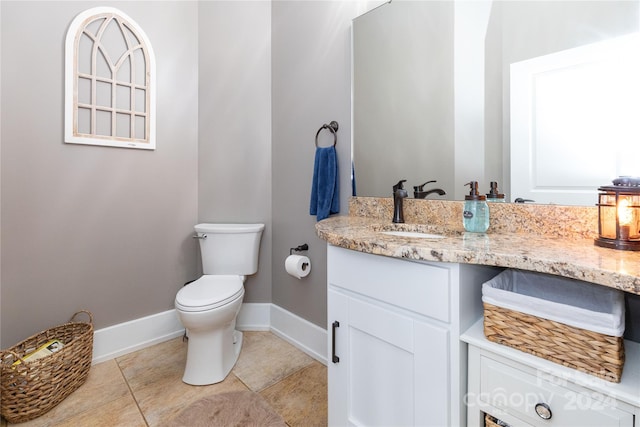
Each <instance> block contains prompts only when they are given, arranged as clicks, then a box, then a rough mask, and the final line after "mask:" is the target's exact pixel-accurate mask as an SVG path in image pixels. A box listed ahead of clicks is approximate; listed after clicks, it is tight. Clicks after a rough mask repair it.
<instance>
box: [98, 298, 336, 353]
mask: <svg viewBox="0 0 640 427" xmlns="http://www.w3.org/2000/svg"><path fill="white" fill-rule="evenodd" d="M236 327H237V328H238V329H240V330H244V331H272V332H273V333H274V334H276V335H278V336H279V337H281V338H282V339H284V340H286V341H288V342H289V343H291V344H292V345H294V346H295V347H297V348H299V349H300V350H302V351H304V352H305V353H307V354H308V355H310V356H311V357H313V358H315V359H316V360H318V361H319V362H321V363H324V364H325V365H326V364H327V357H326V354H327V331H326V330H324V329H322V328H320V327H319V326H317V325H314V324H313V323H311V322H309V321H307V320H305V319H303V318H301V317H299V316H297V315H295V314H293V313H291V312H289V311H287V310H285V309H283V308H281V307H278V306H277V305H274V304H268V303H266V304H258V303H245V304H242V308H241V309H240V313H239V314H238V318H237V320H236ZM183 333H184V327H183V326H182V324H181V323H180V320H179V319H178V315H177V313H176V311H175V310H168V311H164V312H162V313H157V314H153V315H151V316H147V317H142V318H140V319H134V320H131V321H129V322H124V323H120V324H117V325H113V326H109V327H107V328H103V329H98V330H96V331H95V332H94V335H93V363H94V364H95V363H100V362H105V361H107V360H111V359H115V358H116V357H120V356H123V355H125V354H128V353H132V352H134V351H137V350H140V349H143V348H146V347H150V346H152V345H154V344H158V343H161V342H164V341H168V340H170V339H173V338H176V337H179V336H181V335H182V334H183Z"/></svg>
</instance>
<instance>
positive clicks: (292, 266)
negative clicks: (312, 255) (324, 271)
mask: <svg viewBox="0 0 640 427" xmlns="http://www.w3.org/2000/svg"><path fill="white" fill-rule="evenodd" d="M284 269H285V270H287V273H289V274H290V275H292V276H293V277H296V278H298V279H302V278H303V277H306V276H308V275H309V273H310V272H311V261H309V258H308V257H306V256H303V255H289V256H288V257H287V259H286V260H285V262H284Z"/></svg>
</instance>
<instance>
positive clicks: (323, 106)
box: [0, 1, 375, 347]
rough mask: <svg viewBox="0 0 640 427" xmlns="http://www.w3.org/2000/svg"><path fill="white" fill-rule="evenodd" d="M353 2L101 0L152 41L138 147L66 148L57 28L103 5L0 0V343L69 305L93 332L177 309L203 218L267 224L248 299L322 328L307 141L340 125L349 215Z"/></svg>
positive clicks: (193, 268) (320, 264)
mask: <svg viewBox="0 0 640 427" xmlns="http://www.w3.org/2000/svg"><path fill="white" fill-rule="evenodd" d="M365 3H367V2H323V1H317V2H296V1H291V2H286V1H277V2H274V3H270V2H262V1H255V2H239V1H229V2H222V1H216V2H210V1H203V2H163V1H161V2H146V1H145V2H108V3H107V4H108V5H109V6H113V7H116V8H119V9H121V10H122V11H123V12H124V13H126V14H128V15H129V16H131V17H132V18H133V19H134V20H136V21H137V22H138V23H139V24H140V26H141V27H142V28H143V29H144V30H145V32H146V33H147V35H148V36H149V38H150V40H151V42H152V44H153V47H154V50H155V54H156V59H157V66H158V97H157V100H158V104H157V114H158V122H157V123H158V128H157V135H158V139H157V147H158V148H157V149H156V150H155V151H153V152H149V151H142V150H130V149H119V148H108V147H91V146H79V145H69V144H64V143H63V123H64V120H63V119H64V115H63V95H64V88H63V81H64V80H63V58H64V37H65V34H66V30H67V27H68V25H69V23H70V22H71V20H72V19H73V17H75V15H76V14H77V13H79V12H81V11H83V10H86V9H88V8H90V7H94V6H98V5H104V3H96V2H64V1H58V2H20V1H16V2H10V1H2V2H0V11H1V13H0V19H1V24H2V25H1V32H0V42H1V43H0V49H1V51H2V62H1V66H0V78H1V80H0V82H1V90H2V99H1V107H2V108H1V115H0V120H1V122H2V124H3V126H2V128H1V134H0V137H1V139H0V144H1V145H0V159H1V160H2V162H1V163H0V171H1V176H0V182H1V183H2V187H1V190H2V193H1V195H2V198H1V201H0V203H1V206H0V212H1V213H2V216H1V221H2V223H1V227H0V230H1V232H2V233H1V236H0V239H1V240H0V251H1V252H0V254H1V256H2V257H1V259H0V260H1V264H0V268H1V269H0V286H1V287H0V296H1V300H0V304H1V305H0V337H1V341H0V345H1V346H2V347H6V346H9V345H12V344H14V343H15V342H17V341H19V340H21V339H23V338H25V337H27V336H29V335H31V334H33V333H35V332H38V331H40V330H42V329H46V328H48V327H50V326H52V325H55V324H58V323H61V322H64V321H66V320H67V319H68V317H69V316H70V315H71V314H72V313H73V312H74V311H76V310H78V309H81V308H86V309H89V310H91V311H92V312H93V314H94V317H95V326H96V328H103V327H106V326H109V325H113V324H117V323H121V322H125V321H128V320H131V319H136V318H139V317H142V316H145V315H149V314H153V313H158V312H161V311H164V310H169V309H171V308H173V299H174V297H175V293H176V292H177V290H178V289H179V288H180V286H181V285H182V284H183V283H184V282H185V281H187V280H191V279H193V278H196V277H198V276H199V274H200V271H201V270H200V263H199V253H198V250H197V246H196V242H195V241H193V239H191V234H192V227H193V224H195V223H197V222H205V221H218V222H223V221H229V222H263V223H265V224H266V226H267V227H266V230H265V233H264V235H263V239H262V245H261V253H260V265H259V272H258V274H257V275H256V276H252V277H250V278H249V280H248V281H247V283H246V286H245V288H246V292H247V293H246V294H245V302H273V303H275V304H277V305H279V306H281V307H283V308H285V309H287V310H289V311H291V312H293V313H294V314H296V315H298V316H300V317H302V318H304V319H307V320H309V321H310V322H313V323H315V324H317V325H320V326H322V327H324V326H325V323H326V290H325V289H326V283H325V282H326V268H325V264H326V254H325V251H326V244H325V242H324V241H322V240H320V239H318V238H317V237H316V235H315V229H314V226H315V222H316V221H315V217H312V216H310V215H309V210H308V209H309V192H310V188H311V178H312V170H313V156H314V150H315V147H314V136H315V133H316V131H317V130H318V129H319V127H320V126H321V125H322V124H323V123H328V122H329V121H331V120H336V121H338V122H339V123H340V130H339V131H338V135H339V137H338V145H337V148H338V156H339V161H340V173H341V175H340V182H341V204H342V209H341V213H343V214H346V213H347V209H348V206H347V205H348V197H349V191H350V173H349V171H350V145H351V136H350V135H351V129H350V80H351V76H350V35H349V32H350V26H351V19H352V18H353V17H355V16H357V15H358V14H360V13H362V12H363V11H364V10H365V9H364V5H365ZM374 4H375V2H374ZM369 7H371V6H369ZM42 35H46V36H44V37H43V36H42ZM326 136H327V135H326V133H323V137H326ZM325 142H326V141H323V142H322V143H323V144H324V143H325ZM301 243H309V245H310V250H309V252H308V255H309V256H310V258H311V260H312V263H313V268H312V272H311V274H310V276H308V277H307V278H306V279H304V280H301V281H300V280H297V279H295V278H293V277H291V276H289V275H287V274H286V273H285V271H284V260H285V258H286V256H287V255H288V254H289V248H291V247H294V246H297V245H299V244H301Z"/></svg>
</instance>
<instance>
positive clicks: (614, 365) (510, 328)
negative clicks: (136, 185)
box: [483, 303, 624, 383]
mask: <svg viewBox="0 0 640 427" xmlns="http://www.w3.org/2000/svg"><path fill="white" fill-rule="evenodd" d="M483 305H484V334H485V336H486V337H487V339H488V340H489V341H493V342H496V343H499V344H504V345H507V346H509V347H513V348H516V349H518V350H521V351H524V352H527V353H530V354H533V355H535V356H538V357H542V358H544V359H547V360H550V361H552V362H555V363H558V364H560V365H564V366H567V367H570V368H574V369H578V370H580V371H583V372H586V373H588V374H591V375H595V376H596V377H599V378H602V379H604V380H607V381H610V382H616V383H618V382H620V378H621V377H622V368H623V366H624V341H623V339H622V337H613V336H608V335H604V334H600V333H597V332H592V331H588V330H585V329H580V328H576V327H573V326H568V325H565V324H563V323H559V322H555V321H553V320H547V319H542V318H539V317H536V316H531V315H528V314H525V313H521V312H519V311H514V310H509V309H506V308H503V307H498V306H495V305H492V304H488V303H484V304H483Z"/></svg>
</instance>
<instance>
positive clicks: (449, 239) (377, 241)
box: [316, 216, 640, 295]
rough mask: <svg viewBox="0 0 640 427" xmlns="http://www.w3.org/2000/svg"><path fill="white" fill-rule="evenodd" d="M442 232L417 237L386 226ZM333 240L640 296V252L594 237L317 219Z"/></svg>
mask: <svg viewBox="0 0 640 427" xmlns="http://www.w3.org/2000/svg"><path fill="white" fill-rule="evenodd" d="M393 229H398V230H406V231H418V232H430V233H434V234H442V235H443V236H444V238H434V239H425V238H412V237H406V236H402V237H400V236H393V235H388V234H383V233H381V232H380V231H384V230H393ZM316 232H317V235H318V236H319V237H320V238H321V239H323V240H326V241H327V242H328V243H330V244H332V245H335V246H340V247H343V248H347V249H352V250H356V251H360V252H365V253H370V254H376V255H384V256H390V257H394V258H405V259H410V260H423V261H437V262H455V263H465V264H480V265H488V266H497V267H507V268H517V269H522V270H530V271H537V272H542V273H550V274H555V275H559V276H564V277H569V278H574V279H579V280H584V281H587V282H592V283H597V284H600V285H604V286H608V287H611V288H616V289H621V290H623V291H625V292H630V293H634V294H639V295H640V252H633V251H619V250H614V249H607V248H601V247H597V246H595V245H594V243H593V239H592V238H575V239H573V238H572V239H568V238H559V237H552V236H544V235H535V234H527V233H504V232H491V229H489V232H488V233H486V234H477V233H465V232H463V231H460V230H455V229H451V228H448V229H447V228H443V227H441V226H428V225H424V224H419V223H414V224H411V223H407V224H397V225H396V224H392V223H391V221H389V220H380V219H377V218H367V217H361V216H337V217H332V218H328V219H325V220H323V221H320V222H318V223H317V224H316Z"/></svg>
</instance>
